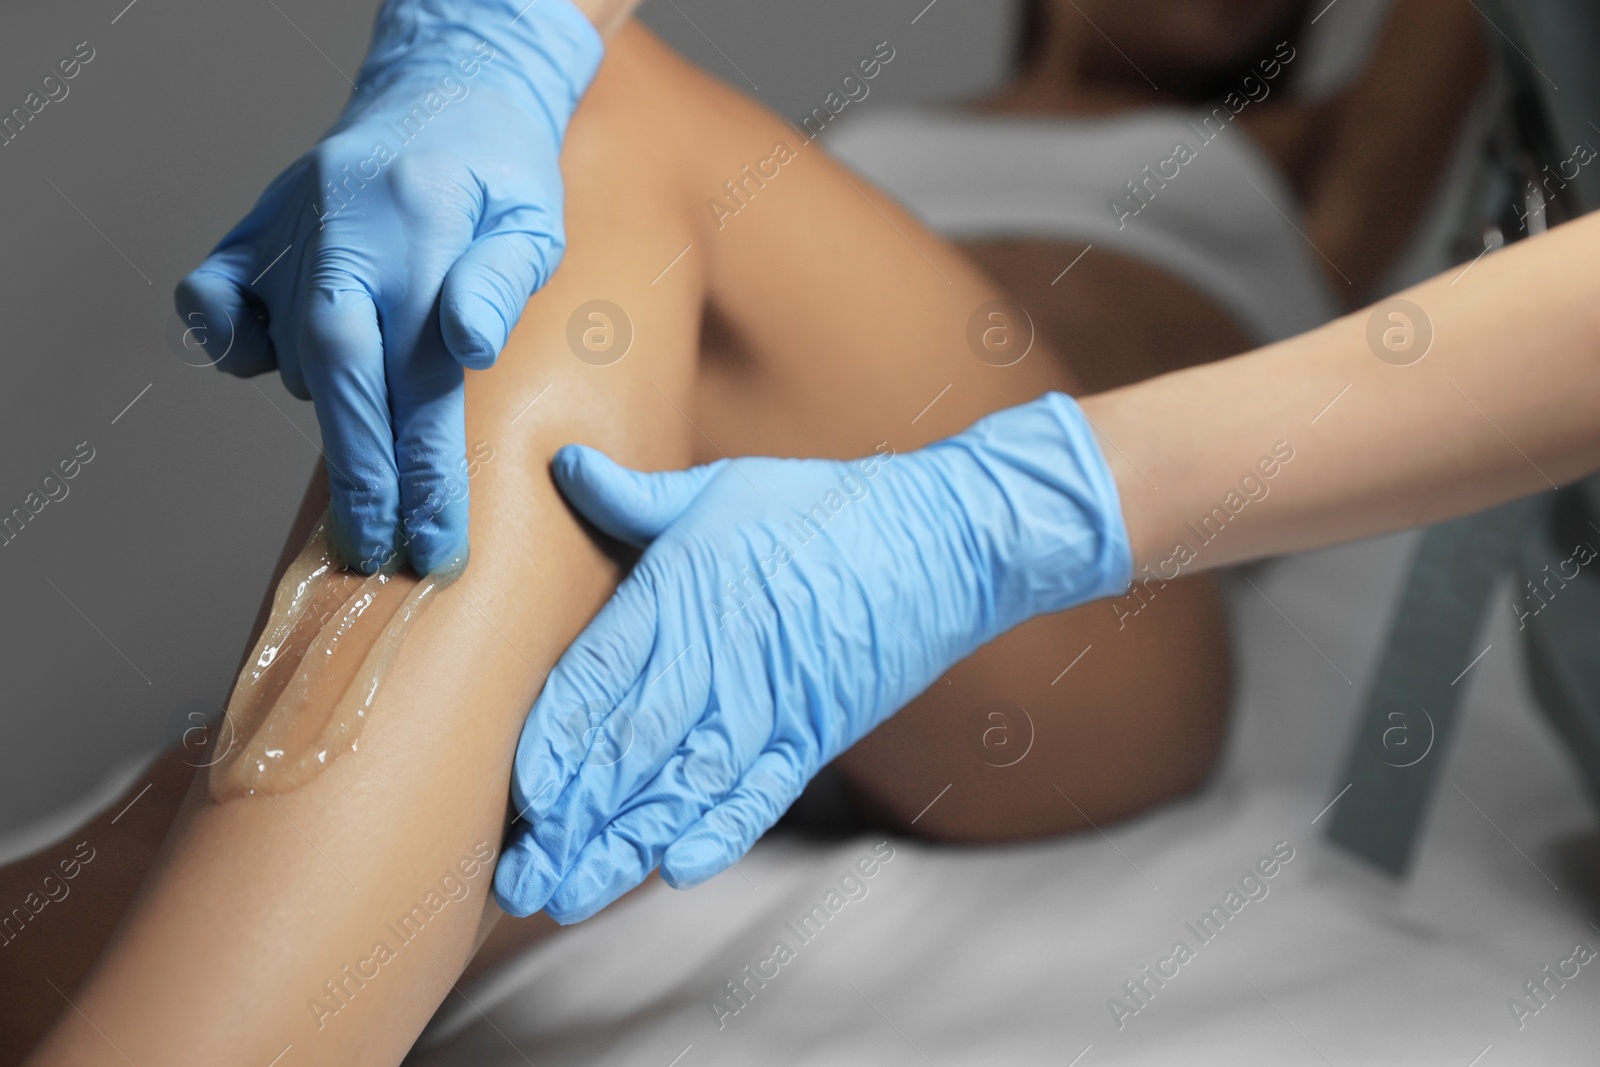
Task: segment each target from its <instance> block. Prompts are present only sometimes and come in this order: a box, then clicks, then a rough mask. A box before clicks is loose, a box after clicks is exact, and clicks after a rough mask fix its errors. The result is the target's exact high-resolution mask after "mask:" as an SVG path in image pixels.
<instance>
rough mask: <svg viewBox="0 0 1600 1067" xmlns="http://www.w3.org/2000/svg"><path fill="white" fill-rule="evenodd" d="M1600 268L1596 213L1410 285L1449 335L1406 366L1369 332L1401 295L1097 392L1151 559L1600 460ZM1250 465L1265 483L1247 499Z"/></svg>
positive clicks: (1267, 547) (1400, 514)
mask: <svg viewBox="0 0 1600 1067" xmlns="http://www.w3.org/2000/svg"><path fill="white" fill-rule="evenodd" d="M1597 276H1600V216H1591V217H1589V218H1586V219H1580V220H1578V221H1576V222H1573V223H1570V224H1568V225H1566V226H1562V227H1559V228H1557V229H1556V230H1553V231H1551V232H1550V233H1549V234H1547V235H1545V236H1542V237H1540V238H1537V239H1535V240H1531V241H1528V242H1525V243H1523V244H1519V245H1516V246H1513V247H1512V248H1509V249H1507V250H1505V251H1503V252H1500V253H1498V254H1496V255H1493V256H1489V257H1486V258H1484V259H1483V260H1482V261H1480V262H1479V263H1477V265H1476V266H1473V267H1471V268H1470V269H1467V270H1465V271H1463V270H1460V269H1458V270H1456V271H1455V272H1452V273H1447V274H1444V275H1441V276H1439V277H1437V278H1434V279H1432V280H1430V281H1428V282H1425V283H1423V284H1422V285H1419V286H1417V287H1415V288H1413V289H1411V290H1408V291H1406V292H1405V293H1402V294H1399V298H1400V299H1405V300H1409V301H1411V302H1412V303H1414V304H1416V305H1418V306H1419V307H1421V308H1422V309H1423V310H1424V312H1425V314H1426V316H1427V318H1428V320H1430V321H1431V323H1432V327H1433V331H1434V339H1433V343H1432V347H1431V349H1430V350H1429V351H1428V353H1427V355H1426V356H1425V357H1424V358H1422V359H1421V360H1419V361H1418V362H1415V363H1413V364H1411V365H1409V366H1395V365H1392V364H1391V363H1387V362H1384V361H1383V360H1380V359H1379V358H1377V356H1376V355H1375V354H1374V350H1373V348H1372V347H1371V346H1369V342H1368V326H1369V320H1371V318H1372V316H1373V315H1374V313H1375V311H1376V312H1377V313H1382V312H1385V311H1387V310H1388V308H1389V305H1390V304H1392V302H1393V298H1391V299H1390V300H1385V301H1381V302H1380V303H1379V304H1377V305H1375V306H1374V308H1369V309H1366V310H1363V311H1359V312H1356V313H1354V314H1352V315H1348V316H1346V317H1344V318H1342V319H1338V320H1336V321H1334V322H1332V323H1329V324H1328V325H1326V326H1324V327H1322V328H1320V329H1318V330H1315V331H1313V332H1311V333H1308V334H1304V335H1302V336H1300V337H1297V338H1293V339H1291V340H1288V341H1284V342H1282V343H1280V344H1276V345H1273V346H1271V347H1268V348H1265V349H1261V350H1258V351H1256V352H1251V353H1248V354H1246V355H1242V356H1238V357H1236V358H1234V359H1230V360H1226V361H1223V362H1221V363H1215V364H1211V365H1208V366H1203V367H1197V368H1193V369H1190V370H1185V371H1180V372H1178V373H1175V374H1169V375H1165V376H1163V377H1160V378H1155V379H1152V380H1149V381H1146V382H1142V383H1140V384H1138V385H1134V386H1129V387H1127V388H1124V389H1119V390H1116V391H1114V392H1110V393H1105V394H1101V395H1099V396H1095V397H1090V398H1088V399H1087V400H1085V401H1083V408H1084V411H1085V412H1086V413H1087V414H1088V416H1089V417H1090V418H1091V419H1092V420H1093V421H1094V423H1095V425H1096V427H1097V428H1098V429H1099V430H1100V431H1101V432H1102V434H1103V435H1104V438H1106V439H1108V440H1109V441H1110V442H1112V443H1110V444H1106V445H1105V452H1106V455H1107V459H1108V460H1109V462H1110V464H1111V467H1112V470H1113V473H1114V474H1115V475H1116V479H1117V484H1118V488H1119V491H1120V493H1121V495H1122V501H1123V512H1124V516H1125V518H1126V520H1127V524H1128V531H1129V536H1130V539H1131V540H1132V544H1133V551H1134V560H1135V563H1134V566H1135V570H1136V571H1138V570H1139V568H1141V567H1143V566H1146V565H1148V566H1150V567H1151V568H1152V569H1159V568H1161V567H1162V565H1163V563H1166V561H1169V560H1172V559H1173V558H1174V555H1175V549H1176V547H1177V546H1179V545H1180V544H1188V545H1189V546H1191V547H1192V549H1193V550H1194V552H1195V558H1194V559H1193V560H1192V561H1191V562H1189V563H1188V564H1186V565H1184V566H1183V569H1184V570H1190V569H1198V568H1207V567H1214V566H1219V565H1223V564H1227V563H1233V562H1237V561H1240V560H1245V559H1251V558H1255V557H1260V556H1265V555H1273V554H1278V553H1282V552H1289V551H1294V550H1299V549H1305V548H1312V547H1316V546H1319V545H1326V544H1331V543H1334V542H1338V541H1342V540H1348V539H1351V538H1355V537H1360V536H1364V535H1368V534H1374V533H1379V532H1383V531H1387V530H1393V529H1400V528H1404V527H1408V526H1414V525H1420V524H1424V523H1428V522H1434V521H1438V520H1441V519H1444V518H1448V517H1452V516H1455V515H1461V514H1466V513H1469V512H1472V511H1476V510H1480V509H1483V508H1486V507H1489V506H1492V505H1494V504H1497V503H1501V502H1503V501H1506V500H1510V499H1513V498H1515V497H1518V496H1523V495H1526V494H1529V493H1533V492H1536V491H1539V490H1541V489H1546V488H1549V487H1550V486H1551V485H1552V484H1556V485H1561V484H1566V483H1568V482H1570V481H1572V480H1573V479H1576V478H1578V477H1581V476H1583V475H1585V474H1588V473H1590V472H1592V471H1594V470H1596V469H1597V468H1600V300H1597V299H1596V277H1597ZM1385 321H1386V322H1387V320H1385ZM1279 442H1282V446H1280V452H1281V451H1284V450H1285V448H1286V449H1292V450H1293V458H1292V459H1291V460H1289V461H1288V462H1284V463H1279V464H1278V469H1277V470H1276V472H1275V474H1274V475H1273V476H1272V477H1271V478H1266V477H1263V476H1262V474H1261V473H1260V471H1259V470H1258V469H1257V463H1258V461H1259V460H1260V459H1261V458H1262V457H1271V456H1272V452H1273V448H1274V446H1275V445H1277V444H1278V443H1279ZM1267 466H1268V467H1269V468H1270V467H1271V464H1270V463H1269V464H1268V465H1267ZM1251 473H1253V474H1254V475H1255V481H1256V482H1257V483H1260V484H1261V485H1263V486H1265V492H1266V495H1265V496H1264V497H1262V496H1260V494H1261V489H1259V488H1257V489H1254V490H1253V492H1254V495H1256V496H1257V497H1260V499H1258V500H1254V501H1251V502H1249V503H1248V504H1247V505H1245V506H1242V507H1241V506H1240V504H1239V501H1240V500H1242V499H1245V493H1244V490H1243V489H1241V486H1240V482H1241V478H1243V477H1244V476H1245V475H1246V474H1251ZM1252 484H1254V483H1252ZM1247 488H1248V486H1247ZM1229 493H1233V494H1235V496H1234V497H1233V498H1232V499H1231V500H1229V499H1228V494H1229ZM1227 503H1231V504H1233V505H1234V508H1237V509H1238V510H1237V512H1236V513H1235V512H1234V511H1233V509H1231V508H1225V517H1226V518H1227V520H1228V521H1226V522H1224V523H1213V526H1214V527H1215V526H1219V525H1220V526H1222V527H1223V529H1222V532H1221V533H1219V534H1216V535H1215V536H1214V537H1213V538H1212V539H1211V540H1209V541H1206V540H1204V537H1203V536H1198V535H1197V531H1198V533H1199V534H1207V533H1208V532H1207V531H1204V530H1201V529H1200V527H1201V520H1202V519H1203V518H1204V517H1206V516H1208V515H1211V514H1213V509H1215V508H1218V507H1225V504H1227ZM1191 524H1192V525H1193V527H1194V528H1193V529H1191ZM1178 555H1179V556H1180V557H1181V556H1182V553H1178ZM1172 566H1173V564H1171V563H1166V570H1167V571H1168V572H1169V573H1168V575H1167V576H1168V577H1170V576H1171V574H1170V571H1171V569H1172Z"/></svg>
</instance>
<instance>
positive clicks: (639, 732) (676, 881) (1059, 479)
mask: <svg viewBox="0 0 1600 1067" xmlns="http://www.w3.org/2000/svg"><path fill="white" fill-rule="evenodd" d="M554 472H555V478H556V483H557V485H559V486H560V488H561V491H562V492H563V493H564V494H565V496H566V498H567V500H568V501H569V502H571V504H572V505H573V506H574V507H575V508H577V509H578V510H579V511H580V512H582V513H583V514H584V515H585V516H586V517H588V518H589V520H590V521H592V522H593V523H594V524H595V525H596V526H598V527H599V528H600V529H601V530H604V531H605V532H606V533H608V534H610V535H612V536H613V537H616V538H619V539H621V540H623V541H627V542H629V543H631V544H634V545H638V546H648V547H646V548H645V551H644V553H643V555H642V556H641V557H640V559H639V561H638V563H637V565H636V566H635V567H634V569H633V571H632V573H630V574H629V575H628V577H627V579H626V580H625V581H624V582H623V583H622V585H621V587H620V588H619V589H618V590H617V593H616V596H615V597H614V598H613V599H612V600H611V601H610V602H609V603H608V604H607V605H606V606H605V607H604V608H603V609H602V610H601V612H600V614H599V616H598V617H596V619H595V620H594V622H593V623H591V624H590V626H589V627H588V629H586V630H585V631H584V632H583V633H582V634H581V635H580V636H579V637H578V639H577V640H576V641H575V642H573V644H572V646H571V647H570V648H569V649H568V650H567V652H566V654H565V655H563V656H562V657H561V660H560V661H559V662H558V663H557V664H556V666H555V669H554V670H553V671H552V672H551V674H550V678H549V680H548V681H547V682H546V684H545V687H544V691H543V693H541V694H540V696H539V699H538V702H537V703H536V704H535V705H534V708H533V712H532V714H531V715H530V716H529V718H528V722H527V724H526V725H525V727H524V729H523V733H522V739H521V742H520V743H519V744H518V746H517V755H516V763H515V769H514V773H513V776H512V798H513V801H514V803H515V805H516V808H517V810H518V812H519V814H520V818H519V820H518V821H517V822H516V824H515V825H514V826H513V829H512V833H511V837H510V840H509V841H508V843H507V845H506V848H505V852H504V854H503V856H502V858H501V860H500V864H499V867H498V869H497V870H496V872H495V883H494V886H495V896H496V898H497V899H498V900H499V903H500V906H501V907H502V908H504V909H505V910H506V911H508V912H510V913H512V914H515V915H527V914H530V913H532V912H534V911H536V910H538V909H540V908H541V907H542V908H543V909H544V910H545V911H546V912H547V913H548V914H549V915H551V916H552V917H553V918H555V919H556V920H557V921H559V922H573V921H576V920H579V919H583V918H587V917H588V916H590V915H592V914H594V913H595V912H596V911H598V910H600V909H601V908H602V907H604V906H605V905H606V904H608V903H610V902H611V901H613V900H615V899H616V898H617V897H619V896H621V895H622V894H623V893H624V892H626V891H627V890H629V889H631V888H633V887H634V886H636V885H638V884H639V883H640V882H642V881H643V880H644V878H645V877H646V876H647V875H648V874H649V873H650V871H651V870H653V869H654V868H655V867H656V866H657V865H658V864H659V865H660V867H661V873H662V876H663V878H665V880H666V881H667V882H668V883H669V884H671V885H674V886H678V887H680V888H682V887H687V886H691V885H694V884H697V883H699V882H701V881H704V880H705V879H707V878H709V877H711V876H712V875H714V874H716V873H717V872H719V871H721V870H722V869H723V868H725V867H727V866H728V865H729V864H731V863H733V862H734V861H735V860H737V859H738V858H739V857H740V856H742V855H743V854H744V853H745V852H746V851H747V850H748V849H749V848H750V846H751V845H752V844H754V842H755V841H756V839H757V838H758V837H760V836H761V834H762V833H763V832H764V831H765V830H766V829H767V828H768V827H770V826H771V825H772V824H773V823H774V822H775V821H777V819H778V817H779V816H780V815H781V814H782V813H783V812H784V811H785V810H786V809H787V808H788V807H789V805H790V804H791V803H792V802H793V801H794V799H795V798H796V797H797V796H798V795H799V794H800V791H801V789H802V788H803V787H804V786H805V784H806V782H807V781H809V780H810V779H811V778H812V776H813V775H815V774H816V772H817V770H818V769H819V768H821V767H822V766H823V765H824V764H825V763H827V762H828V761H829V760H831V759H832V758H833V757H834V756H836V755H838V754H839V753H840V752H842V751H843V750H844V749H846V748H848V747H850V745H852V744H854V743H855V742H856V741H857V740H858V739H859V738H861V737H862V736H863V735H864V734H866V733H867V732H868V731H870V730H871V729H872V728H873V727H874V726H876V725H877V724H878V723H879V722H881V721H882V720H883V719H884V718H885V717H886V716H888V715H890V714H892V713H893V712H895V711H897V710H898V709H899V708H900V707H902V706H903V705H905V704H906V703H907V702H908V701H910V700H911V699H912V698H913V697H915V696H916V695H917V694H918V693H920V692H922V690H924V689H925V688H927V687H928V685H930V684H931V683H932V682H934V681H936V680H937V679H938V678H939V676H940V673H941V672H942V671H943V670H944V669H945V668H946V667H948V666H950V665H952V664H954V663H956V662H957V661H959V660H961V659H963V658H965V657H966V656H967V655H969V654H971V653H972V652H973V651H974V650H975V649H977V648H978V647H979V646H981V645H983V644H985V643H987V642H988V641H990V640H992V639H994V638H995V637H997V636H999V635H1000V634H1002V633H1004V632H1005V631H1007V630H1009V629H1011V628H1012V627H1013V626H1016V625H1017V624H1018V623H1020V622H1022V621H1023V620H1025V619H1028V618H1030V617H1032V616H1034V615H1038V614H1041V613H1044V612H1052V611H1061V610H1064V609H1066V608H1069V607H1072V606H1074V605H1077V604H1081V603H1083V602H1085V601H1088V600H1093V599H1096V598H1099V597H1103V596H1108V595H1111V594H1116V593H1121V592H1122V591H1124V589H1125V588H1126V587H1127V584H1128V581H1129V577H1130V575H1131V571H1132V563H1131V552H1130V549H1129V546H1128V537H1127V532H1126V530H1125V528H1124V526H1123V520H1122V509H1121V505H1120V503H1119V499H1118V495H1117V490H1116V484H1115V482H1114V480H1113V479H1112V476H1111V473H1110V471H1109V470H1108V469H1107V467H1106V462H1105V458H1104V456H1103V455H1102V454H1101V452H1100V448H1099V446H1098V445H1097V444H1096V443H1095V440H1094V434H1093V431H1092V429H1091V428H1090V427H1089V425H1088V423H1087V421H1086V420H1085V419H1084V417H1083V415H1082V413H1081V412H1080V411H1079V409H1078V406H1077V404H1075V403H1074V402H1073V401H1072V400H1071V399H1069V398H1068V397H1066V396H1064V395H1062V394H1060V393H1049V394H1046V395H1045V396H1043V397H1041V398H1040V399H1038V400H1035V401H1034V402H1032V403H1030V404H1026V405H1023V406H1021V407H1017V408H1012V409H1010V410H1007V411H1003V412H1000V413H998V414H996V415H992V416H990V417H988V418H986V419H984V420H982V421H981V422H978V423H977V424H975V425H974V426H973V427H972V428H970V429H968V430H966V431H965V432H963V433H961V434H958V435H956V436H955V437H951V438H949V439H947V440H944V441H940V442H938V443H936V444H933V445H930V446H929V447H927V448H923V449H920V450H918V451H915V452H910V453H906V454H903V455H894V454H893V453H892V452H890V451H887V450H886V449H885V448H883V447H880V450H879V453H878V454H876V455H873V456H870V457H868V458H866V459H863V460H857V461H853V462H845V463H840V462H834V461H831V460H784V459H740V460H736V461H732V462H730V461H727V460H724V461H721V462H717V463H713V464H711V465H709V466H705V467H697V468H694V469H691V470H687V471H675V472H668V473H664V474H641V473H637V472H635V471H631V470H628V469H626V468H624V467H620V466H618V465H616V464H615V463H613V462H611V461H610V460H609V459H607V458H606V457H605V456H603V455H602V454H601V453H599V452H596V451H594V450H593V449H589V448H584V447H581V446H568V447H566V448H564V449H562V450H561V451H560V452H558V453H557V454H556V457H555V462H554Z"/></svg>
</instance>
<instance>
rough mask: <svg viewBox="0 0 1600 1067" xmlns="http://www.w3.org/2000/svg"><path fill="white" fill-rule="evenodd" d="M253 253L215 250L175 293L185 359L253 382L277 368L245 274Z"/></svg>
mask: <svg viewBox="0 0 1600 1067" xmlns="http://www.w3.org/2000/svg"><path fill="white" fill-rule="evenodd" d="M249 265H250V251H249V249H247V248H244V247H242V246H239V247H234V248H230V249H226V250H221V251H217V252H213V253H212V254H211V255H210V257H208V258H207V259H206V261H205V262H204V263H202V264H200V266H199V267H197V268H195V269H194V270H193V271H191V272H190V273H189V274H187V275H185V276H184V278H183V280H182V281H180V282H179V283H178V288H177V290H176V291H175V292H174V293H173V294H172V297H173V303H174V304H175V305H176V307H177V309H178V317H179V319H180V320H181V321H182V323H183V334H182V337H181V341H180V344H181V347H182V356H183V359H184V361H185V362H186V363H190V364H192V365H194V366H214V367H217V368H219V369H220V370H224V371H227V372H229V373H230V374H236V375H238V376H239V377H241V378H249V377H252V376H254V375H257V374H264V373H266V372H267V371H269V370H271V369H272V368H273V367H275V366H277V359H276V357H275V356H274V354H273V351H272V341H271V340H270V339H269V338H268V337H267V330H266V327H265V325H264V324H263V323H262V320H261V315H260V314H259V313H258V312H257V310H256V308H255V307H254V306H253V305H252V303H251V297H250V295H249V293H248V292H247V291H246V288H245V284H244V282H243V281H242V279H241V277H240V275H241V272H246V271H248V268H249Z"/></svg>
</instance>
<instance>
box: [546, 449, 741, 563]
mask: <svg viewBox="0 0 1600 1067" xmlns="http://www.w3.org/2000/svg"><path fill="white" fill-rule="evenodd" d="M727 463H728V461H727V460H725V459H719V460H717V461H716V462H714V463H708V464H706V465H704V466H701V467H690V468H689V469H688V470H681V471H661V472H659V473H647V472H643V471H636V470H632V469H630V468H628V467H624V466H622V465H621V464H619V463H617V462H616V461H615V460H613V459H611V457H609V456H607V455H606V454H605V453H604V452H601V451H599V450H598V449H594V448H590V447H589V446H587V445H566V446H565V447H563V448H562V449H561V450H560V451H558V452H557V453H556V454H555V458H554V459H553V460H551V462H550V471H551V473H552V474H553V475H554V476H555V480H556V486H557V488H559V489H560V490H561V495H562V496H564V497H566V498H567V502H568V503H569V504H571V505H572V506H573V507H575V508H577V509H578V511H579V512H580V513H582V515H583V517H584V518H586V519H588V520H589V521H590V522H592V523H594V524H595V525H596V526H598V527H599V528H600V529H601V530H603V531H605V532H606V533H607V534H609V535H610V536H612V537H615V538H616V539H617V540H619V541H625V542H627V543H628V544H630V545H633V546H635V547H638V548H642V547H644V546H645V545H647V544H649V543H650V542H651V541H653V540H655V539H656V538H657V537H658V536H660V534H661V532H662V531H663V530H665V529H666V528H667V527H668V526H670V525H672V523H674V522H675V521H677V519H678V518H679V517H680V516H682V514H683V513H684V512H685V511H687V510H688V508H689V505H690V504H692V503H694V500H695V498H696V497H697V496H699V495H700V490H701V489H703V488H705V485H706V483H707V482H709V481H710V480H711V479H712V478H714V477H715V476H716V475H717V474H718V473H720V472H721V470H722V468H723V467H724V466H726V465H727Z"/></svg>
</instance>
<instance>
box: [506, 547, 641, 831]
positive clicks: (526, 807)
mask: <svg viewBox="0 0 1600 1067" xmlns="http://www.w3.org/2000/svg"><path fill="white" fill-rule="evenodd" d="M656 639H657V638H656V594H655V591H654V590H653V589H651V588H650V587H649V586H647V585H646V584H645V583H644V582H642V581H640V580H639V578H638V576H637V575H629V576H628V577H627V578H625V579H623V582H622V584H621V585H620V586H619V587H618V588H617V591H616V593H615V594H614V595H613V596H612V597H611V599H610V600H609V601H607V602H606V605H605V607H603V608H601V609H600V613H599V614H598V615H596V616H595V617H594V621H592V622H591V623H590V624H589V625H588V626H587V627H585V628H584V630H583V632H582V633H580V634H579V635H578V637H577V639H576V640H575V641H573V642H572V644H571V645H569V646H568V647H567V650H566V651H565V652H563V653H562V654H561V658H560V659H559V660H557V661H556V665H555V667H554V668H552V669H551V671H550V677H549V678H548V679H546V680H545V684H544V689H543V690H542V691H541V692H540V693H539V697H538V699H537V700H535V701H534V704H533V710H532V711H530V712H529V713H528V720H527V722H526V723H524V724H523V727H522V736H521V737H520V738H519V739H518V741H517V754H516V758H515V760H514V761H513V764H512V774H511V802H512V804H513V805H514V806H515V808H516V814H517V817H518V818H520V819H524V820H527V821H529V822H532V823H535V824H537V823H539V822H542V821H543V820H544V819H545V818H546V817H547V816H548V815H549V813H550V812H551V810H552V809H553V808H554V807H555V805H556V802H557V801H558V800H560V798H561V796H562V794H563V793H564V792H565V791H566V788H567V786H568V785H569V784H570V783H571V781H572V780H573V778H574V777H575V776H576V775H577V773H578V771H579V770H581V769H582V768H583V767H584V766H585V765H586V761H591V760H593V759H594V758H595V757H594V756H593V755H592V752H593V750H594V747H595V745H597V744H599V743H601V742H605V743H617V739H618V737H619V733H618V727H619V726H620V725H621V724H622V722H623V720H618V722H617V723H614V724H610V725H609V726H608V723H609V722H610V719H611V716H612V714H613V712H614V711H615V709H616V708H617V707H618V705H620V704H621V703H622V701H623V698H624V697H625V696H626V695H627V694H628V693H629V692H631V691H632V690H633V689H634V688H635V687H636V686H637V685H640V684H641V683H640V682H639V679H640V676H641V675H642V674H643V672H644V669H645V664H646V663H647V662H649V659H650V651H651V649H652V648H654V647H655V643H656ZM630 722H631V720H630ZM591 731H594V732H591ZM626 740H628V743H630V744H631V732H630V733H629V735H628V738H627V739H626Z"/></svg>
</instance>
